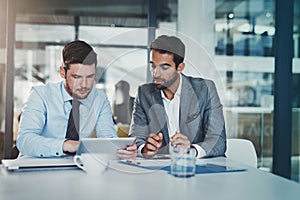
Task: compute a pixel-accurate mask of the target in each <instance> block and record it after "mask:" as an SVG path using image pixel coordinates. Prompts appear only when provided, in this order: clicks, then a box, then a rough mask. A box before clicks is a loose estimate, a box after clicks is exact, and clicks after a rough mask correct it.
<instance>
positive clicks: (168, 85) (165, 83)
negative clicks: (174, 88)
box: [153, 72, 179, 90]
mask: <svg viewBox="0 0 300 200" xmlns="http://www.w3.org/2000/svg"><path fill="white" fill-rule="evenodd" d="M178 76H179V74H178V73H176V72H175V73H174V75H173V77H172V78H171V79H170V80H168V81H166V80H165V79H160V78H153V82H154V81H155V80H160V81H163V82H164V83H163V84H156V83H154V84H155V86H156V88H157V89H159V90H164V89H168V88H169V87H170V86H171V85H172V84H173V83H175V81H176V80H177V79H178Z"/></svg>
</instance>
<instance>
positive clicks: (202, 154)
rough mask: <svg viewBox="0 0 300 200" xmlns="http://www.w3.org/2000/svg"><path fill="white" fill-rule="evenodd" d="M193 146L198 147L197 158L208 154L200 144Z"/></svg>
mask: <svg viewBox="0 0 300 200" xmlns="http://www.w3.org/2000/svg"><path fill="white" fill-rule="evenodd" d="M192 146H193V147H194V148H195V149H196V151H197V156H196V158H202V157H204V156H205V155H206V152H205V150H204V149H203V148H202V147H200V145H198V144H192Z"/></svg>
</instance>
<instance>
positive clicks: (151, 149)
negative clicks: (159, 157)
mask: <svg viewBox="0 0 300 200" xmlns="http://www.w3.org/2000/svg"><path fill="white" fill-rule="evenodd" d="M162 140H163V134H162V133H158V134H157V135H156V134H154V133H150V135H149V137H148V138H147V140H146V143H145V146H144V147H143V149H142V154H143V156H145V157H146V158H151V157H153V156H154V155H155V154H156V153H157V151H158V150H159V148H160V147H161V145H162Z"/></svg>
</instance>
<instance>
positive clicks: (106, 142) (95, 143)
mask: <svg viewBox="0 0 300 200" xmlns="http://www.w3.org/2000/svg"><path fill="white" fill-rule="evenodd" d="M134 142H135V138H134V137H129V138H82V139H81V140H80V144H79V147H78V151H77V154H82V153H106V154H116V152H117V150H118V149H125V148H126V147H127V146H130V145H132V144H133V143H134Z"/></svg>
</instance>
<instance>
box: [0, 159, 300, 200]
mask: <svg viewBox="0 0 300 200" xmlns="http://www.w3.org/2000/svg"><path fill="white" fill-rule="evenodd" d="M206 161H207V162H209V163H215V164H226V163H227V165H231V166H232V165H235V166H237V165H236V163H234V162H232V161H228V160H226V159H225V158H214V159H208V160H206ZM113 166H114V167H117V168H121V169H123V170H125V171H126V170H128V169H132V166H127V165H122V164H118V163H114V164H113ZM0 195H1V199H2V200H13V199H18V200H35V199H39V200H48V199H49V200H53V199H65V200H66V199H72V200H76V199H80V200H82V199H85V200H86V199H95V200H99V199H123V200H131V199H133V200H135V199H136V200H147V199H149V200H155V199H163V200H165V199H172V200H174V199H195V200H196V199H203V200H209V199H212V200H235V199H237V200H240V199H242V200H248V199H249V200H256V199H264V200H268V199H270V200H277V199H278V200H279V199H280V200H282V199H288V200H293V199H295V200H296V199H297V200H299V197H300V184H298V183H296V182H292V181H290V180H287V179H284V178H281V177H279V176H275V175H273V174H271V173H267V172H263V171H261V170H258V169H255V168H248V170H247V171H244V172H232V173H215V174H198V175H196V176H194V177H191V178H176V177H173V176H172V175H169V174H168V173H167V172H166V171H154V172H151V173H137V174H129V173H125V172H120V171H118V170H114V169H108V170H107V171H105V172H104V173H103V175H102V176H101V177H99V178H95V177H90V176H89V175H87V174H86V173H85V172H83V171H80V170H66V171H41V172H23V173H7V172H6V171H3V170H2V172H1V174H0Z"/></svg>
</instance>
